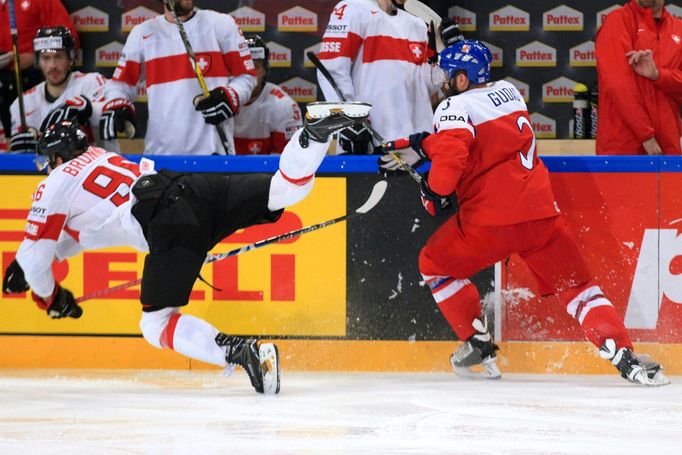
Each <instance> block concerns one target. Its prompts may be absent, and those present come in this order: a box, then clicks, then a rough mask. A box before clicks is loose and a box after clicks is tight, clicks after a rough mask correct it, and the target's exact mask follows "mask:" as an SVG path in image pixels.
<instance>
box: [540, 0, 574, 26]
mask: <svg viewBox="0 0 682 455" xmlns="http://www.w3.org/2000/svg"><path fill="white" fill-rule="evenodd" d="M583 24H584V21H583V13H581V12H580V11H578V10H575V9H573V8H569V7H568V6H566V5H560V6H557V7H556V8H553V9H551V10H549V11H547V12H545V13H544V14H543V15H542V28H543V30H553V31H579V30H582V29H583Z"/></svg>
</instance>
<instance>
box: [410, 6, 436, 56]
mask: <svg viewBox="0 0 682 455" xmlns="http://www.w3.org/2000/svg"><path fill="white" fill-rule="evenodd" d="M404 7H405V11H407V12H408V13H410V14H412V15H413V16H417V17H418V18H420V19H421V20H423V21H424V22H426V23H427V24H429V23H431V22H433V29H434V30H433V31H434V33H435V35H436V52H440V51H442V50H443V49H445V43H444V42H443V39H442V38H441V36H440V33H438V27H439V26H440V23H441V21H442V18H441V17H440V15H438V13H436V12H435V11H434V10H432V9H431V8H429V7H428V6H426V5H425V4H423V3H422V2H420V1H419V0H407V1H406V2H405V5H404Z"/></svg>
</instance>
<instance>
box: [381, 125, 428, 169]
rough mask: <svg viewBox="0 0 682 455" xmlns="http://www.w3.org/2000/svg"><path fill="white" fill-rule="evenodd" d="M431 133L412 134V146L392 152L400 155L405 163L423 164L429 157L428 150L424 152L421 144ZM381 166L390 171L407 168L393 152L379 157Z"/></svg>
mask: <svg viewBox="0 0 682 455" xmlns="http://www.w3.org/2000/svg"><path fill="white" fill-rule="evenodd" d="M430 135H431V133H427V132H426V131H423V132H421V133H415V134H411V135H410V148H404V149H399V150H395V151H393V152H392V153H395V154H396V155H398V156H399V157H400V158H401V159H402V160H403V161H404V162H405V163H407V164H409V165H410V166H412V167H413V168H417V167H419V166H421V164H422V163H423V162H424V161H429V157H428V156H426V152H424V149H423V148H422V145H421V144H422V141H423V140H424V139H425V138H426V137H428V136H430ZM379 167H380V168H381V169H383V170H385V171H389V172H396V171H405V169H403V168H402V167H401V166H400V163H399V162H398V160H396V159H395V158H393V156H392V154H391V153H387V154H385V155H381V156H380V157H379Z"/></svg>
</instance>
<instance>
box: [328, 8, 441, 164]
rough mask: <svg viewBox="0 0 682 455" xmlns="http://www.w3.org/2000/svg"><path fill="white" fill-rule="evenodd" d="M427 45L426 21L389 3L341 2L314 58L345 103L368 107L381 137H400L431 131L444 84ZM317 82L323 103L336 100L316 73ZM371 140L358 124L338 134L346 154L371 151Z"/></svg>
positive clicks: (364, 129) (373, 123)
mask: <svg viewBox="0 0 682 455" xmlns="http://www.w3.org/2000/svg"><path fill="white" fill-rule="evenodd" d="M396 3H399V4H401V3H404V0H396ZM428 41H429V40H428V34H427V27H426V24H425V23H424V21H423V20H422V19H419V18H417V17H415V16H413V15H411V14H409V13H407V12H405V11H404V10H402V9H399V8H396V6H395V5H394V4H393V2H392V1H391V0H343V1H341V2H339V3H338V4H337V5H336V6H335V7H334V10H333V11H332V13H331V15H330V19H329V24H328V25H327V29H326V31H325V33H324V36H323V38H322V44H321V45H320V53H319V56H318V57H319V59H320V61H321V62H322V63H323V64H324V66H325V67H326V68H327V69H328V70H329V73H330V74H331V75H332V77H333V78H334V80H335V81H336V83H337V85H338V87H339V89H340V91H341V93H342V94H343V95H344V96H345V98H346V99H347V100H358V101H366V102H368V103H370V104H372V106H373V107H372V114H371V115H370V122H371V124H372V126H373V127H374V128H375V129H376V131H377V132H378V133H379V134H380V135H381V136H383V137H385V138H396V137H403V136H408V135H410V134H412V133H414V132H415V131H423V130H428V129H429V128H431V116H432V112H433V110H432V108H431V94H433V93H435V92H437V91H438V90H440V87H441V85H442V84H443V83H444V82H445V78H444V76H443V73H442V71H441V70H440V69H439V68H438V66H437V65H436V64H435V63H430V62H429V60H430V59H429V57H431V56H433V55H435V52H434V51H433V50H432V49H430V47H429V45H428ZM317 80H318V83H319V84H320V87H321V89H322V91H323V92H324V97H325V99H326V100H338V99H339V97H338V95H337V94H336V92H335V91H334V89H333V88H332V86H331V85H330V84H329V82H328V81H327V80H326V78H325V77H324V76H323V75H322V74H321V73H320V72H318V75H317ZM370 142H371V135H370V133H369V131H368V130H367V129H366V128H363V127H362V126H360V127H358V128H352V129H348V130H345V131H342V132H341V133H340V135H339V145H340V146H341V148H342V149H343V150H344V151H345V152H346V153H360V154H362V153H371V152H372V145H371V144H370ZM375 145H378V144H375Z"/></svg>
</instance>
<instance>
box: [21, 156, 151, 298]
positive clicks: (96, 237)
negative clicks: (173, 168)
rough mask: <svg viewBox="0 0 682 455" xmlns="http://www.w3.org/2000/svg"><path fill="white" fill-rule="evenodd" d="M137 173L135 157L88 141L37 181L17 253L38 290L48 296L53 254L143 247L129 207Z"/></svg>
mask: <svg viewBox="0 0 682 455" xmlns="http://www.w3.org/2000/svg"><path fill="white" fill-rule="evenodd" d="M139 176H140V168H139V166H138V165H137V164H136V163H132V162H130V161H126V160H125V159H124V158H123V157H121V156H120V155H117V154H114V153H110V152H107V151H106V150H103V149H100V148H97V147H90V148H89V149H88V151H87V152H85V153H83V154H82V155H80V156H78V157H76V158H74V159H73V160H70V161H68V162H67V163H64V164H62V165H61V166H58V167H57V168H55V169H54V170H52V172H50V174H49V175H48V176H47V178H46V179H45V180H43V181H42V182H41V183H40V184H39V185H38V187H37V189H36V191H35V193H34V194H33V205H32V206H31V210H30V211H29V214H28V218H27V220H26V229H25V238H24V241H23V242H22V244H21V246H20V247H19V251H17V256H16V258H17V262H19V264H20V265H21V268H22V269H23V270H24V274H25V277H26V281H27V282H28V284H29V285H30V286H31V289H33V291H34V292H35V293H36V294H37V295H39V296H42V297H45V296H49V295H50V294H51V293H52V290H53V289H54V284H55V282H54V278H53V275H52V272H51V271H50V267H51V265H52V261H53V259H54V258H57V259H58V260H63V259H65V258H67V257H71V256H74V255H76V254H78V253H80V252H81V251H83V250H86V249H95V248H106V247H111V246H130V247H133V248H135V249H137V250H139V251H148V246H147V241H146V240H145V238H144V234H143V233H142V228H141V227H140V224H139V223H138V222H137V220H136V219H135V217H134V216H133V215H132V214H131V212H130V209H131V207H132V205H131V199H134V197H133V195H132V193H131V192H130V188H131V187H132V186H133V185H134V183H135V181H136V180H137V179H138V177H139Z"/></svg>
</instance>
